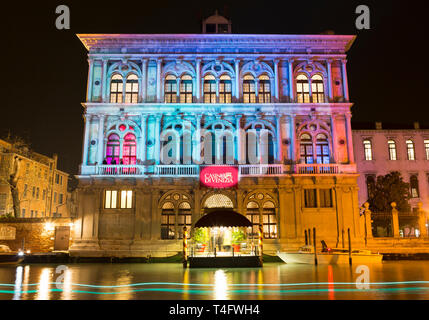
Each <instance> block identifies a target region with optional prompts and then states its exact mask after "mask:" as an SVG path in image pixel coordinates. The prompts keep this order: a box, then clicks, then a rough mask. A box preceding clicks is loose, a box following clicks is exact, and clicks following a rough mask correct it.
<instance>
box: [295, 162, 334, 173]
mask: <svg viewBox="0 0 429 320" xmlns="http://www.w3.org/2000/svg"><path fill="white" fill-rule="evenodd" d="M339 168H340V167H339V165H338V164H297V165H296V166H295V173H297V174H338V173H340V169H339Z"/></svg>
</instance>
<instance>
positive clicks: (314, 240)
mask: <svg viewBox="0 0 429 320" xmlns="http://www.w3.org/2000/svg"><path fill="white" fill-rule="evenodd" d="M313 246H314V264H315V265H316V266H317V251H316V228H313Z"/></svg>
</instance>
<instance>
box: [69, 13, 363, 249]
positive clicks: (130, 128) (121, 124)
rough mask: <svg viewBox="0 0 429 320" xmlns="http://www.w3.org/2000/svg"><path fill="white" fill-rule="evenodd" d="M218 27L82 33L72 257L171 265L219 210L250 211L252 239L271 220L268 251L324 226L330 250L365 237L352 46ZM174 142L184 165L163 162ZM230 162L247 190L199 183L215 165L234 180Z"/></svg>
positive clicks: (330, 39)
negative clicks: (160, 258)
mask: <svg viewBox="0 0 429 320" xmlns="http://www.w3.org/2000/svg"><path fill="white" fill-rule="evenodd" d="M215 20H216V19H215ZM216 21H217V20H216ZM219 21H220V20H219ZM210 24H212V23H211V22H210ZM222 24H224V25H225V23H222ZM212 29H213V28H212V26H210V27H209V30H212ZM213 30H215V31H214V32H216V30H222V34H219V33H215V34H187V35H177V34H163V35H159V34H158V35H155V34H153V35H151V34H140V35H125V34H124V35H109V34H97V35H89V34H81V35H79V38H80V40H81V41H82V43H83V44H84V45H85V47H86V48H87V50H88V51H89V55H88V56H89V78H88V79H89V82H88V91H87V101H86V102H85V103H84V107H85V132H84V141H83V142H84V146H83V159H82V165H81V167H80V175H79V180H80V185H79V189H78V194H79V209H78V214H79V219H80V227H79V228H77V230H76V235H75V241H74V244H73V247H72V250H71V251H72V253H73V254H78V255H91V256H92V255H99V256H101V255H132V256H146V255H152V256H153V255H173V254H175V253H176V252H180V251H181V241H180V239H181V238H182V236H183V232H182V230H183V227H187V228H188V229H189V228H192V226H193V225H194V224H195V222H196V221H197V220H198V219H199V218H200V217H201V216H202V215H204V214H205V213H206V212H207V209H210V208H232V209H234V210H235V211H237V212H239V213H241V214H243V215H245V216H246V217H247V218H248V219H249V220H250V221H251V222H252V224H253V231H252V232H251V233H252V234H253V236H256V233H257V230H258V225H259V224H262V226H263V235H264V238H265V240H264V251H265V252H267V253H274V252H276V251H277V250H278V249H282V250H283V249H293V248H297V247H298V246H300V245H302V244H303V243H304V231H305V230H307V229H312V228H314V227H316V228H317V232H318V236H319V237H320V238H321V239H322V238H323V239H325V240H326V241H327V243H328V244H329V245H331V246H335V244H336V243H337V242H338V241H339V237H340V236H341V233H342V231H343V230H346V232H347V228H351V230H352V233H351V234H352V238H353V239H352V240H353V242H354V244H358V243H360V241H361V240H362V237H363V232H364V227H363V223H364V221H363V218H360V217H359V211H358V201H357V184H356V178H357V175H356V166H355V164H354V160H353V159H354V156H353V146H352V142H351V139H352V138H351V126H350V118H351V112H350V108H351V106H352V104H351V103H350V101H349V96H348V85H347V72H346V52H347V51H348V50H349V48H350V47H351V45H352V43H353V41H354V39H355V37H354V36H338V35H306V36H301V35H249V34H230V33H224V32H226V31H228V30H229V31H228V32H230V26H229V25H228V24H226V27H225V26H223V27H222V26H221V27H219V28H217V27H216V28H214V29H213ZM206 32H208V33H209V32H212V31H207V30H206ZM202 130H205V131H204V132H205V133H206V136H207V135H208V136H209V137H210V138H211V140H210V141H212V148H211V149H212V150H211V151H213V152H212V153H211V156H210V157H208V158H209V159H207V157H206V158H205V157H204V155H205V154H204V153H205V150H204V149H202V148H201V144H200V143H199V142H200V141H202V140H204V137H203V136H201V135H200V133H201V132H202ZM161 133H162V134H161ZM167 134H169V137H168V138H166V140H165V141H161V139H160V137H161V136H166V137H167ZM189 137H192V139H191V140H189ZM254 140H255V141H260V142H261V143H258V144H256V146H255V145H254V144H252V143H251V142H252V141H254ZM189 141H191V142H189ZM185 142H186V143H185ZM167 143H173V144H176V146H177V148H175V149H174V150H173V151H171V152H170V151H169V152H168V155H169V156H170V157H173V158H174V159H176V160H177V162H176V163H164V162H163V158H162V156H161V154H162V150H163V146H164V145H167ZM192 155H193V156H192ZM231 159H232V160H231ZM255 161H256V163H255ZM210 162H211V163H212V164H210ZM213 163H215V165H213ZM222 165H230V166H233V167H234V168H235V169H236V170H237V179H239V181H238V184H237V181H235V183H234V185H230V187H229V188H226V189H222V187H224V186H225V185H222V182H221V181H220V180H221V179H217V178H216V179H213V181H211V183H210V186H207V185H204V184H202V183H200V173H201V172H202V170H203V169H204V168H207V167H209V170H213V172H215V173H216V174H219V173H222V172H223V173H224V174H228V179H229V178H230V175H229V173H231V175H232V177H234V174H233V173H232V171H229V169H228V168H227V167H222ZM252 234H251V235H252Z"/></svg>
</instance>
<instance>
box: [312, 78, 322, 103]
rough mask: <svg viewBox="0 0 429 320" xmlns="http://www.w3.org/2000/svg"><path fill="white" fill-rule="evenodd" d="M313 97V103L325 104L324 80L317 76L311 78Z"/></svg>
mask: <svg viewBox="0 0 429 320" xmlns="http://www.w3.org/2000/svg"><path fill="white" fill-rule="evenodd" d="M311 96H312V99H313V103H324V102H325V90H324V85H323V78H322V77H321V76H320V75H318V74H315V75H314V76H313V77H312V78H311Z"/></svg>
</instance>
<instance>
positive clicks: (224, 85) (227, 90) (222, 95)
mask: <svg viewBox="0 0 429 320" xmlns="http://www.w3.org/2000/svg"><path fill="white" fill-rule="evenodd" d="M231 98H232V82H231V78H230V76H228V75H223V76H221V77H220V82H219V103H231Z"/></svg>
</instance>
